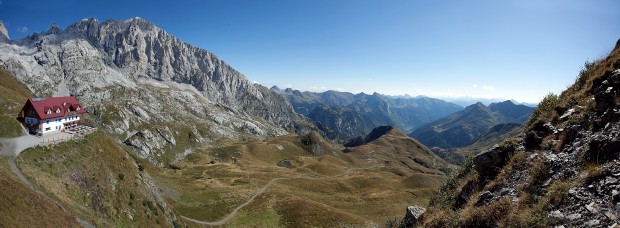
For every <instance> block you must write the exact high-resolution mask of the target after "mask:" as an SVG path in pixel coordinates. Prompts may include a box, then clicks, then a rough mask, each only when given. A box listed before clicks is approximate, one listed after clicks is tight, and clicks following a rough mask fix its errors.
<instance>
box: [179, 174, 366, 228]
mask: <svg viewBox="0 0 620 228" xmlns="http://www.w3.org/2000/svg"><path fill="white" fill-rule="evenodd" d="M377 166H378V165H375V166H372V167H369V168H353V169H349V170H347V171H346V172H344V173H341V174H337V175H332V176H324V175H318V174H315V175H312V176H310V175H307V174H304V175H299V176H295V177H277V178H273V179H271V180H270V181H269V182H268V183H267V184H266V185H265V186H263V187H262V188H261V189H259V190H258V191H257V192H256V193H255V194H254V195H253V196H252V197H250V199H248V201H246V202H245V203H243V204H241V205H239V206H238V207H237V208H235V209H234V210H233V211H231V212H230V213H229V214H228V215H226V216H224V218H222V219H220V220H217V221H213V222H208V221H202V220H198V219H193V218H189V217H186V216H183V215H181V216H180V217H181V218H183V219H185V220H188V221H192V222H195V223H197V224H200V225H210V226H221V225H224V224H226V223H227V222H228V221H229V220H230V219H232V218H233V217H235V215H237V212H239V210H241V208H243V207H245V206H247V205H249V204H250V203H252V202H253V201H254V199H255V198H256V197H258V196H259V195H261V194H263V193H265V191H266V190H267V189H268V188H269V187H270V186H271V185H273V184H274V183H276V182H278V181H283V180H292V179H332V178H336V177H340V176H345V175H349V174H351V173H352V172H354V171H357V170H366V169H372V168H375V167H377Z"/></svg>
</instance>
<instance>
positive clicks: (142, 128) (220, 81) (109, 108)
mask: <svg viewBox="0 0 620 228" xmlns="http://www.w3.org/2000/svg"><path fill="white" fill-rule="evenodd" d="M0 51H1V52H0V66H2V67H3V68H5V69H7V70H8V71H10V72H11V73H13V74H14V75H15V76H16V77H17V78H18V79H19V80H20V81H21V82H23V83H24V84H25V85H26V86H28V87H29V88H30V89H31V90H32V91H33V92H34V93H35V95H37V96H51V95H69V94H72V95H75V96H77V97H78V99H79V100H80V101H81V102H83V103H84V104H85V106H87V107H89V111H90V112H91V113H94V114H96V115H97V116H101V121H102V122H103V123H104V127H106V128H108V129H110V130H112V131H113V132H115V133H117V135H118V136H119V139H120V140H121V141H125V142H127V143H128V144H129V145H132V146H135V147H136V148H138V149H139V150H140V151H141V154H143V155H144V156H145V157H149V158H150V159H151V160H152V161H158V160H159V159H158V158H156V157H158V156H163V154H160V155H157V153H159V152H161V151H162V150H163V149H161V148H176V147H177V146H178V144H177V145H175V144H173V143H169V142H170V140H164V138H165V137H163V136H161V134H151V135H153V137H143V136H149V134H148V133H147V131H148V132H151V133H152V132H164V131H168V130H166V129H165V127H168V126H174V127H173V129H170V130H169V131H170V132H172V133H171V135H174V136H171V137H182V138H184V139H185V141H188V143H189V142H194V143H202V144H204V143H207V144H208V142H213V141H214V138H218V137H220V136H223V137H224V138H233V139H241V138H245V137H265V136H269V135H281V134H285V133H286V132H287V131H288V132H298V133H302V132H307V131H309V130H310V129H312V128H313V125H312V124H311V123H309V122H308V121H306V119H305V118H304V117H302V116H300V115H298V114H297V113H295V111H294V110H293V107H292V106H291V105H290V103H289V102H288V101H287V100H286V99H284V98H283V97H282V96H281V95H279V94H277V93H273V92H271V91H269V90H268V89H267V88H265V87H262V86H260V85H256V84H253V83H251V82H250V81H249V80H247V78H246V77H245V76H243V75H242V74H241V73H240V72H238V71H236V70H235V69H233V68H232V67H231V66H230V65H228V64H226V63H225V62H223V61H222V60H220V59H218V58H217V57H216V56H215V55H213V54H212V53H210V52H208V51H206V50H204V49H200V48H197V47H194V46H192V45H189V44H187V43H184V42H182V41H181V40H179V39H177V38H176V37H174V36H172V35H170V34H168V33H166V32H165V31H164V30H162V29H160V28H158V27H157V26H155V25H154V24H152V23H150V22H148V21H146V20H144V19H140V18H132V19H128V20H123V21H117V20H108V21H105V22H103V23H99V22H98V21H97V20H96V19H84V20H82V21H80V22H77V23H74V24H72V25H70V26H68V27H67V28H66V29H65V30H62V29H60V28H58V27H57V26H56V25H52V26H51V27H50V29H49V30H48V31H47V32H44V33H35V34H33V35H31V36H29V37H26V38H23V39H20V40H13V41H7V42H0ZM187 132H190V133H187ZM160 136H161V137H160ZM159 138H162V139H161V140H159ZM150 139H152V140H150ZM136 140H138V141H140V143H137V142H136ZM158 140H159V141H162V142H165V143H163V144H160V143H157V141H158ZM176 141H179V140H178V138H177V140H176ZM181 141H184V140H181ZM144 143H146V144H148V146H145V145H138V144H144ZM181 144H183V143H181ZM143 148H151V149H152V148H160V149H156V150H155V151H151V150H148V151H146V150H143ZM177 149H181V150H183V149H182V148H177ZM158 151H159V152H158Z"/></svg>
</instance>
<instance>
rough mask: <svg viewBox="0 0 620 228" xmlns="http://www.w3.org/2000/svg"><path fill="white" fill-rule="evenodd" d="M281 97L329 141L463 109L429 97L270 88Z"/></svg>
mask: <svg viewBox="0 0 620 228" xmlns="http://www.w3.org/2000/svg"><path fill="white" fill-rule="evenodd" d="M271 90H272V91H277V92H278V93H280V94H282V95H284V96H285V97H286V98H287V99H288V100H289V101H290V102H291V104H292V105H293V107H294V109H295V111H296V112H298V113H300V114H302V115H304V116H306V117H308V118H310V119H311V120H313V121H314V122H315V123H316V125H317V126H318V127H319V128H320V129H321V130H323V131H324V132H325V133H326V136H327V137H328V138H330V139H336V140H340V141H344V140H348V139H351V138H353V137H357V136H363V135H364V134H366V133H367V132H370V131H371V130H372V129H373V128H375V127H378V126H383V125H390V126H394V127H396V128H399V129H401V130H403V131H406V132H408V131H411V130H412V129H414V128H416V127H418V126H421V125H423V124H425V123H429V122H431V121H433V120H437V119H439V118H442V117H445V116H447V115H450V114H452V113H454V112H457V111H460V110H462V108H461V107H460V106H458V105H456V104H453V103H449V102H445V101H442V100H439V99H434V98H428V97H415V98H396V97H390V96H385V95H382V94H378V93H374V94H365V93H359V94H352V93H347V92H337V91H326V92H321V93H315V92H300V91H298V90H292V89H286V90H280V89H279V88H277V87H274V88H272V89H271Z"/></svg>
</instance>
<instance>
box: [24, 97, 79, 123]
mask: <svg viewBox="0 0 620 228" xmlns="http://www.w3.org/2000/svg"><path fill="white" fill-rule="evenodd" d="M28 102H29V103H30V104H32V107H33V108H34V110H35V112H36V114H37V116H39V119H40V120H46V119H52V118H57V117H63V116H66V115H73V114H84V107H82V105H81V104H80V102H78V101H77V99H75V97H48V98H30V99H28Z"/></svg>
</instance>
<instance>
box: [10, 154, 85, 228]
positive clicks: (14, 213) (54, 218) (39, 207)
mask: <svg viewBox="0 0 620 228" xmlns="http://www.w3.org/2000/svg"><path fill="white" fill-rule="evenodd" d="M7 160H8V158H7V157H0V198H2V200H1V201H0V226H3V227H82V226H81V225H80V224H79V223H78V221H77V219H76V218H75V216H73V215H71V214H70V213H67V212H66V211H64V210H63V209H62V208H61V207H60V206H59V205H58V204H56V203H55V202H54V201H52V200H50V199H49V198H47V197H45V196H44V195H42V194H39V193H37V192H35V191H33V190H32V189H30V188H29V186H27V185H25V184H23V183H22V182H21V181H20V180H19V179H18V178H17V177H16V176H15V175H13V173H12V172H11V170H10V168H9V164H8V162H7Z"/></svg>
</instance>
